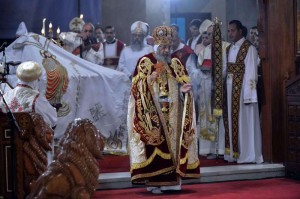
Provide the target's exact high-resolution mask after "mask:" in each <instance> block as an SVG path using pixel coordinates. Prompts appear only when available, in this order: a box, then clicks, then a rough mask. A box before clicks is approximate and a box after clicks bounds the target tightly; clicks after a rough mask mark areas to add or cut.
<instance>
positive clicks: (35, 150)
mask: <svg viewBox="0 0 300 199" xmlns="http://www.w3.org/2000/svg"><path fill="white" fill-rule="evenodd" d="M29 115H30V116H31V119H32V122H33V126H31V128H33V129H32V130H31V131H28V130H27V128H26V126H27V125H30V123H29V121H28V120H27V118H26V117H24V116H23V117H18V115H17V116H16V117H17V120H18V123H19V125H20V127H21V129H22V131H21V139H22V142H23V145H22V146H23V164H24V170H25V178H24V180H25V185H26V186H27V187H26V190H27V191H26V192H27V193H29V191H30V186H31V184H32V183H34V182H35V181H36V180H37V179H38V177H39V176H40V175H42V173H43V172H45V171H46V169H47V165H48V162H47V151H51V146H50V145H49V144H50V143H51V141H52V138H53V130H52V129H51V128H50V127H49V125H47V124H46V122H45V121H44V119H43V118H42V116H41V115H39V114H36V113H29ZM24 127H25V128H24ZM28 185H29V187H28Z"/></svg>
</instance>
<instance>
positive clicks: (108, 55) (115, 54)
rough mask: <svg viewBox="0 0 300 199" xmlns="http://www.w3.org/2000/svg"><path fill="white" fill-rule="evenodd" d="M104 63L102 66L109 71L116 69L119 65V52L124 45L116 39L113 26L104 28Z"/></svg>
mask: <svg viewBox="0 0 300 199" xmlns="http://www.w3.org/2000/svg"><path fill="white" fill-rule="evenodd" d="M104 35H105V42H104V43H103V46H104V63H103V66H105V67H108V68H110V69H116V68H117V66H118V63H119V58H120V54H121V51H122V50H123V48H124V47H125V43H124V42H122V41H121V40H119V39H117V38H116V31H115V28H114V27H113V26H106V27H105V32H104Z"/></svg>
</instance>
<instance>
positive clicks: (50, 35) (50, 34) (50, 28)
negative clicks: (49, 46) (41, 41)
mask: <svg viewBox="0 0 300 199" xmlns="http://www.w3.org/2000/svg"><path fill="white" fill-rule="evenodd" d="M48 36H49V38H51V39H52V38H53V30H52V23H51V22H50V24H49V34H48Z"/></svg>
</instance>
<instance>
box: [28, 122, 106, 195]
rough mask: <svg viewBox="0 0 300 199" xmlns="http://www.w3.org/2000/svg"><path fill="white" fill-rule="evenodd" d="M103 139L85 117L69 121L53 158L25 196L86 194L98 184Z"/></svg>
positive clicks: (92, 190) (91, 192) (92, 191)
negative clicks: (29, 192)
mask: <svg viewBox="0 0 300 199" xmlns="http://www.w3.org/2000/svg"><path fill="white" fill-rule="evenodd" d="M103 147H104V143H103V141H102V138H101V136H100V132H99V131H98V130H97V129H96V127H95V126H94V125H93V124H92V122H91V121H90V120H88V119H77V120H75V121H74V122H72V123H70V124H69V126H68V128H67V130H66V132H65V134H64V136H63V137H62V138H61V139H60V141H59V146H58V148H57V150H56V152H55V157H54V161H53V162H52V163H51V164H50V165H49V166H48V169H47V171H46V172H44V173H43V174H42V175H41V176H40V177H39V179H38V180H37V182H36V184H35V185H34V186H33V187H32V192H31V194H30V195H29V197H28V198H72V199H73V198H74V199H75V198H90V197H91V196H92V195H93V193H94V191H95V188H96V185H97V184H98V176H99V165H98V164H99V163H98V161H97V159H99V158H102V151H103Z"/></svg>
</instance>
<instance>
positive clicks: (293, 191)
mask: <svg viewBox="0 0 300 199" xmlns="http://www.w3.org/2000/svg"><path fill="white" fill-rule="evenodd" d="M104 198H105V199H123V198H131V199H137V198H143V199H144V198H160V199H167V198H172V199H175V198H176V199H177V198H179V199H180V198H187V199H196V198H197V199H198V198H205V199H300V181H295V180H291V179H285V178H274V179H264V180H249V181H235V182H223V183H209V184H193V185H184V186H182V191H181V192H177V193H168V194H167V193H164V194H161V195H154V194H152V193H149V192H147V191H146V189H145V188H131V189H119V190H103V191H97V192H96V193H95V194H94V197H93V199H104Z"/></svg>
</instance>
